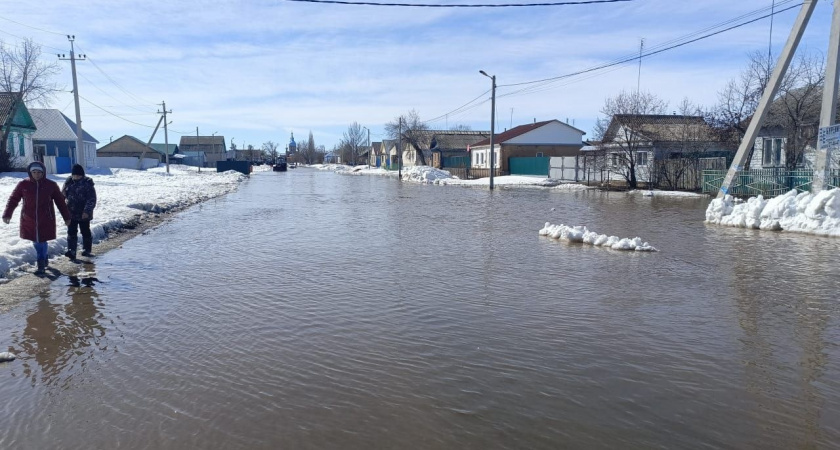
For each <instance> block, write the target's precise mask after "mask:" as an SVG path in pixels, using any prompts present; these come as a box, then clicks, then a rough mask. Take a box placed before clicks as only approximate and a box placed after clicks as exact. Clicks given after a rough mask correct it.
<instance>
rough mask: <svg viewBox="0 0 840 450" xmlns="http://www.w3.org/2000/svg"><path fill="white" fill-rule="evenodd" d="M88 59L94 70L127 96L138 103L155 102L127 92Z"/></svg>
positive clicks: (150, 103)
mask: <svg viewBox="0 0 840 450" xmlns="http://www.w3.org/2000/svg"><path fill="white" fill-rule="evenodd" d="M79 50H80V51H82V48H81V47H79ZM88 61H90V63H91V64H93V67H95V68H96V70H98V71H99V73H101V74H102V75H103V76H104V77H105V78H106V79H108V81H110V82H111V83H112V84H113V85H114V86H116V87H117V89H119V90H121V91H122V92H124V93H125V94H126V95H128V96H129V97H131V98H133V99H134V100H135V101H137V102H138V103H140V104H149V105H152V104H155V103H152V102H148V101H144V100H143V99H141V98H138V97H137V96H136V95H134V94H132V93H131V92H129V91H128V90H126V89H125V88H123V87H122V86H120V84H119V83H117V82H116V81H115V80H114V79H113V78H111V77H110V76H109V75H108V74H107V73H105V71H104V70H102V68H101V67H99V64H96V62H95V61H93V60H92V59H91V58H88Z"/></svg>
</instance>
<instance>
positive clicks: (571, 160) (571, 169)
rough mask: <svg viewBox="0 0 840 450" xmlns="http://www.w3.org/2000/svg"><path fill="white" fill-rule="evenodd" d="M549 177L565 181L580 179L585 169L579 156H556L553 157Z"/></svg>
mask: <svg viewBox="0 0 840 450" xmlns="http://www.w3.org/2000/svg"><path fill="white" fill-rule="evenodd" d="M550 167H551V170H550V171H549V178H551V179H553V180H563V181H580V180H581V179H582V178H583V173H582V172H583V171H582V169H581V167H580V165H579V162H578V157H577V156H554V157H552V158H551V164H550Z"/></svg>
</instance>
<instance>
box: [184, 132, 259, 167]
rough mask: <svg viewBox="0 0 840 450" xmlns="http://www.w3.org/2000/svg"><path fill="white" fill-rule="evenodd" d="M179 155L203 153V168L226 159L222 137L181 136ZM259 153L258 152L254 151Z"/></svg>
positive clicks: (213, 165)
mask: <svg viewBox="0 0 840 450" xmlns="http://www.w3.org/2000/svg"><path fill="white" fill-rule="evenodd" d="M178 147H179V148H180V150H181V153H185V154H186V153H189V152H204V155H205V163H204V166H205V167H216V163H217V162H218V161H225V160H227V159H228V156H227V154H226V146H225V137H224V136H216V135H213V136H181V142H180V143H179V144H178ZM254 151H255V152H259V150H254Z"/></svg>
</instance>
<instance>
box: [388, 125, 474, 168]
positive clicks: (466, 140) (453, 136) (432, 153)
mask: <svg viewBox="0 0 840 450" xmlns="http://www.w3.org/2000/svg"><path fill="white" fill-rule="evenodd" d="M489 137H490V132H489V131H472V130H422V131H413V132H412V138H413V139H414V140H415V141H416V143H417V146H418V147H419V150H418V149H417V148H415V147H414V146H413V145H411V144H409V143H408V142H406V141H403V161H402V164H403V166H404V167H409V166H419V165H423V164H424V163H425V165H427V166H432V167H436V168H438V169H440V168H441V167H442V166H448V167H465V166H466V165H467V164H466V161H467V160H468V159H469V158H468V157H469V148H470V145H473V144H475V143H477V142H480V141H482V140H484V139H486V138H489ZM421 152H422V158H421V156H420V153H421ZM447 162H448V164H447Z"/></svg>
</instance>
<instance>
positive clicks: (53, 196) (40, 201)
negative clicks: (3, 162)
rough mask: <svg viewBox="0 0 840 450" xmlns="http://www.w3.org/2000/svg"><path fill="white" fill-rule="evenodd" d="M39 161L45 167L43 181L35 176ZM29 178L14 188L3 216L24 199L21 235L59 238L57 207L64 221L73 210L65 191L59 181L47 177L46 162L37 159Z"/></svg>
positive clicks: (38, 239) (35, 238) (42, 239)
mask: <svg viewBox="0 0 840 450" xmlns="http://www.w3.org/2000/svg"><path fill="white" fill-rule="evenodd" d="M36 165H38V166H40V167H41V170H43V171H44V176H43V178H41V179H40V180H39V181H35V179H34V178H32V168H33V167H35V166H36ZM28 173H29V178H26V179H24V180H21V181H20V183H18V184H17V186H15V189H14V190H13V191H12V195H11V196H10V197H9V201H8V202H6V209H5V210H4V211H3V218H11V217H12V213H13V212H14V211H15V208H17V206H18V203H20V201H21V200H23V208H22V211H21V215H20V237H21V238H23V239H28V240H30V241H32V242H46V241H49V240H52V239H55V208H53V204H55V206H57V207H58V211H59V212H60V213H61V217H62V218H63V219H64V221H68V220H70V211H69V210H68V209H67V204H66V203H65V202H64V195H62V194H61V189H60V188H59V187H58V184H57V183H56V182H55V181H52V180H50V179H48V178H47V171H46V168H45V167H44V164H42V163H40V162H34V163H32V164H30V165H29V169H28Z"/></svg>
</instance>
